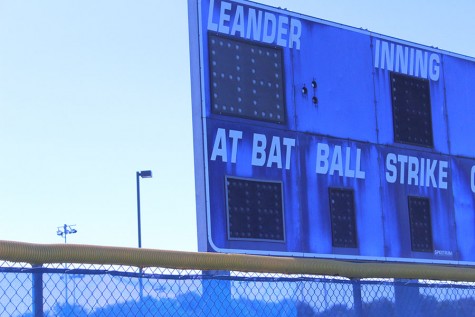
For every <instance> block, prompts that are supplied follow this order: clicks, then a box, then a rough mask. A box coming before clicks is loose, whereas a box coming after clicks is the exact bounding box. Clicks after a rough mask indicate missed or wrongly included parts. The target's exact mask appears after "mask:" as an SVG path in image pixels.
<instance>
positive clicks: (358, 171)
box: [356, 149, 366, 179]
mask: <svg viewBox="0 0 475 317" xmlns="http://www.w3.org/2000/svg"><path fill="white" fill-rule="evenodd" d="M356 178H359V179H365V178H366V172H364V171H362V170H361V149H356Z"/></svg>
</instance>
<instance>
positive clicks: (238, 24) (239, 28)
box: [231, 6, 245, 37]
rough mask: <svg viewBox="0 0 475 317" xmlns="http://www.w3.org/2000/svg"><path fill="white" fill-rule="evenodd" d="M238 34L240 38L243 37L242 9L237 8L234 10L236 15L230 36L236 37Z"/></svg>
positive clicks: (240, 7)
mask: <svg viewBox="0 0 475 317" xmlns="http://www.w3.org/2000/svg"><path fill="white" fill-rule="evenodd" d="M237 32H239V34H240V35H241V37H244V36H245V34H244V8H243V7H242V6H238V7H237V8H236V15H235V16H234V22H233V27H232V28H231V35H236V33H237Z"/></svg>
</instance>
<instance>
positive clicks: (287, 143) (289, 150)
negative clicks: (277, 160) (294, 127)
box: [284, 138, 295, 170]
mask: <svg viewBox="0 0 475 317" xmlns="http://www.w3.org/2000/svg"><path fill="white" fill-rule="evenodd" d="M284 145H285V169H286V170H289V169H290V155H291V153H292V148H293V147H294V146H295V139H289V138H284Z"/></svg>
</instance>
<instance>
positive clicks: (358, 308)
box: [351, 279, 363, 317]
mask: <svg viewBox="0 0 475 317" xmlns="http://www.w3.org/2000/svg"><path fill="white" fill-rule="evenodd" d="M351 284H352V285H353V303H354V307H355V316H357V317H361V316H363V301H362V299H361V283H360V280H359V279H352V280H351Z"/></svg>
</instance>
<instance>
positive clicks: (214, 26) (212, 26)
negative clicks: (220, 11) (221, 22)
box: [208, 0, 218, 32]
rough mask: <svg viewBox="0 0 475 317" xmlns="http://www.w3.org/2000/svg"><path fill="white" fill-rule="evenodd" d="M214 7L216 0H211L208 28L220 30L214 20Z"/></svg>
mask: <svg viewBox="0 0 475 317" xmlns="http://www.w3.org/2000/svg"><path fill="white" fill-rule="evenodd" d="M213 9H214V0H210V2H209V11H208V30H210V31H214V32H218V24H217V23H214V22H213Z"/></svg>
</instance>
